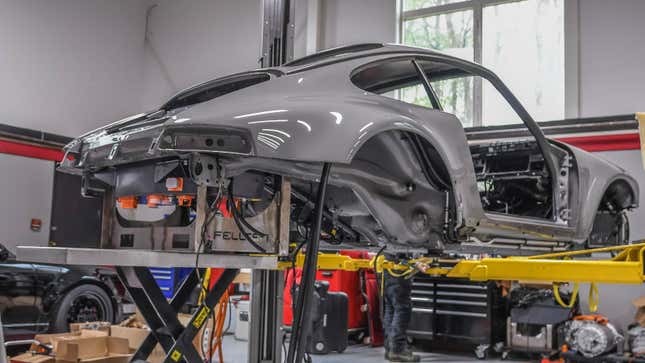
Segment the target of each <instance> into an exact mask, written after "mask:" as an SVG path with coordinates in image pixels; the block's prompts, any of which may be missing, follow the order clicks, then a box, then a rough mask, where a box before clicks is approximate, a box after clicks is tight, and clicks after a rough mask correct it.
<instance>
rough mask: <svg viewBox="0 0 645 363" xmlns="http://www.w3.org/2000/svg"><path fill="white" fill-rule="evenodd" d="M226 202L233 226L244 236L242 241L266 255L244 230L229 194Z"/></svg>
mask: <svg viewBox="0 0 645 363" xmlns="http://www.w3.org/2000/svg"><path fill="white" fill-rule="evenodd" d="M227 202H228V208H229V210H230V211H231V214H232V215H233V220H234V221H235V225H237V229H239V230H240V233H242V236H244V239H246V241H247V242H248V243H250V244H251V245H252V246H253V247H254V248H255V249H256V250H258V251H260V252H262V253H266V252H267V251H266V250H265V249H264V248H263V247H262V246H260V245H259V244H258V243H257V242H255V241H254V240H253V238H252V237H251V236H250V235H249V234H248V233H247V232H246V230H245V229H244V226H243V225H242V222H241V221H240V216H239V215H238V210H237V208H236V207H235V202H234V201H233V198H232V195H231V194H229V197H228V200H227Z"/></svg>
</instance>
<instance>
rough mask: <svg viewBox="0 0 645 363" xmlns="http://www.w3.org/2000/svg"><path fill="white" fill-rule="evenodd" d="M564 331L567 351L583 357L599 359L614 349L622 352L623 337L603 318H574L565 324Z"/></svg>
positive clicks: (596, 316)
mask: <svg viewBox="0 0 645 363" xmlns="http://www.w3.org/2000/svg"><path fill="white" fill-rule="evenodd" d="M564 330H565V340H566V343H567V345H568V346H569V349H570V350H572V351H575V352H578V353H579V354H581V355H582V356H584V357H587V358H595V357H600V356H602V355H604V354H607V353H610V352H612V351H613V350H615V349H616V348H620V349H621V350H622V343H623V341H624V338H623V336H622V335H621V334H620V333H618V330H616V328H615V327H614V326H613V325H612V324H611V323H610V322H609V321H608V320H607V318H605V317H604V316H601V315H582V316H576V317H575V318H573V320H571V321H568V322H567V323H566V325H565V328H564ZM619 353H622V352H619Z"/></svg>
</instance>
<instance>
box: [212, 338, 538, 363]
mask: <svg viewBox="0 0 645 363" xmlns="http://www.w3.org/2000/svg"><path fill="white" fill-rule="evenodd" d="M223 346H224V361H225V362H236V363H238V362H239V363H243V362H246V357H247V349H248V344H247V342H245V341H239V340H235V338H233V336H232V335H228V336H225V337H224V343H223ZM383 353H384V350H383V348H370V347H368V346H365V345H354V346H349V347H348V348H347V350H346V351H345V352H343V353H342V354H329V355H315V356H313V362H314V363H341V362H352V363H375V362H387V361H386V360H385V359H383ZM418 354H419V355H420V356H421V362H451V363H460V362H473V361H475V362H478V360H477V359H475V358H474V357H473V356H472V355H468V354H466V353H464V354H463V355H458V354H454V353H451V354H443V353H418ZM214 362H217V360H214ZM485 362H486V363H501V362H504V363H519V362H529V361H528V360H505V361H502V360H499V359H492V358H491V359H488V360H486V361H485Z"/></svg>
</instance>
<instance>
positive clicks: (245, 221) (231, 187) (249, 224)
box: [228, 180, 267, 237]
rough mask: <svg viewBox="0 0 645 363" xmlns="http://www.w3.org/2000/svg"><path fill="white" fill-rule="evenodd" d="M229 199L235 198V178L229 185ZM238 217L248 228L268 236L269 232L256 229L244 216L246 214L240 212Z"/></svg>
mask: <svg viewBox="0 0 645 363" xmlns="http://www.w3.org/2000/svg"><path fill="white" fill-rule="evenodd" d="M228 199H229V200H233V180H231V183H230V184H229V185H228ZM235 210H236V211H237V208H236V209H235ZM238 219H239V220H240V222H242V224H243V225H244V226H245V227H246V228H248V229H250V230H251V231H252V232H253V233H255V234H259V235H260V236H262V237H266V236H267V234H266V233H264V232H262V231H259V230H258V229H256V228H255V227H253V226H252V225H251V223H249V222H248V221H247V220H246V219H245V218H244V215H242V214H241V213H239V214H238Z"/></svg>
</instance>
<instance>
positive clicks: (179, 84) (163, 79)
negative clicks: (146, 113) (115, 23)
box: [142, 0, 262, 109]
mask: <svg viewBox="0 0 645 363" xmlns="http://www.w3.org/2000/svg"><path fill="white" fill-rule="evenodd" d="M151 4H157V6H155V7H154V8H152V9H151V10H150V17H149V20H148V39H149V42H148V43H146V47H145V71H144V87H143V101H142V105H143V108H144V109H152V108H155V107H158V106H159V105H160V104H161V103H162V102H164V101H165V100H167V99H168V98H169V97H170V96H172V95H173V94H174V93H176V92H178V91H180V90H182V89H184V88H186V87H189V86H192V85H194V84H196V83H201V82H205V81H208V80H210V79H212V78H216V77H219V76H224V75H227V74H230V73H235V72H241V71H246V70H252V69H256V68H259V63H258V59H259V57H260V44H261V43H260V40H261V35H262V24H261V21H262V20H261V19H262V13H261V10H262V9H261V2H260V1H259V0H239V1H213V0H159V1H151Z"/></svg>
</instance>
